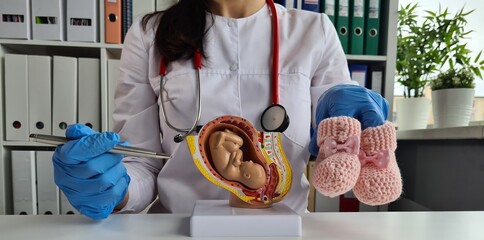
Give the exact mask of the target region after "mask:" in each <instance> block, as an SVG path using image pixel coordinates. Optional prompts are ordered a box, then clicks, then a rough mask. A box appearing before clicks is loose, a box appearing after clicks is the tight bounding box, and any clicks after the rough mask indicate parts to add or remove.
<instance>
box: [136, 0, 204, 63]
mask: <svg viewBox="0 0 484 240" xmlns="http://www.w3.org/2000/svg"><path fill="white" fill-rule="evenodd" d="M207 12H210V9H209V3H208V0H180V1H179V2H178V3H177V4H175V5H173V6H172V7H171V8H169V9H167V10H165V11H161V12H154V13H151V14H148V15H146V16H144V17H143V19H142V20H141V23H142V26H143V30H146V28H147V25H148V22H149V21H150V19H152V18H155V20H154V21H155V22H156V23H157V24H155V27H154V28H156V34H155V40H154V44H155V46H156V48H157V49H158V53H159V54H160V55H161V56H162V57H163V59H164V60H165V62H166V64H168V63H170V62H173V61H176V60H179V59H190V58H193V55H194V52H195V50H196V49H198V50H200V52H201V54H202V56H203V57H206V55H205V49H204V44H203V40H204V36H205V34H206V33H207V29H208V28H206V14H207Z"/></svg>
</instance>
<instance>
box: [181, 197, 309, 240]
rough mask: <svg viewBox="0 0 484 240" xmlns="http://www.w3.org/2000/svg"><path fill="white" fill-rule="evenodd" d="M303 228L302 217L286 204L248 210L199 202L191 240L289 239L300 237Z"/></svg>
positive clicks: (220, 201) (220, 202) (196, 206)
mask: <svg viewBox="0 0 484 240" xmlns="http://www.w3.org/2000/svg"><path fill="white" fill-rule="evenodd" d="M301 228H302V226H301V216H299V215H298V214H297V213H296V212H294V211H293V210H292V209H290V208H289V207H288V206H286V205H285V204H283V203H276V204H274V205H273V206H272V207H270V208H264V209H249V208H235V207H231V206H229V202H228V201H226V200H198V201H197V202H196V203H195V207H194V209H193V213H192V217H191V219H190V235H191V236H192V237H282V236H286V237H290V236H301V234H302V230H301Z"/></svg>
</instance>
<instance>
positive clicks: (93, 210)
mask: <svg viewBox="0 0 484 240" xmlns="http://www.w3.org/2000/svg"><path fill="white" fill-rule="evenodd" d="M66 137H67V138H68V139H70V141H68V142H66V143H65V144H62V145H59V146H57V148H56V150H55V153H54V155H53V157H52V160H53V162H54V180H55V183H56V184H57V186H58V187H59V188H60V189H61V190H62V191H63V192H64V194H65V195H66V197H67V198H68V199H69V202H70V203H71V205H72V206H73V207H75V208H76V209H77V210H78V211H79V212H80V213H82V214H84V215H87V216H89V217H91V218H93V219H103V218H107V217H108V216H109V214H110V213H111V212H112V211H113V209H114V207H115V206H117V205H118V204H119V203H121V202H122V201H123V199H124V197H125V195H126V193H127V190H128V185H129V182H130V178H129V176H128V174H127V172H126V168H125V167H124V165H123V163H122V162H121V160H122V158H123V155H121V154H116V153H108V152H107V151H109V150H110V149H111V148H113V147H114V146H116V144H118V143H119V142H120V140H119V135H118V134H117V133H113V132H103V133H98V132H96V131H94V130H92V129H91V128H89V127H87V126H84V125H82V124H74V125H71V126H69V127H68V128H67V130H66Z"/></svg>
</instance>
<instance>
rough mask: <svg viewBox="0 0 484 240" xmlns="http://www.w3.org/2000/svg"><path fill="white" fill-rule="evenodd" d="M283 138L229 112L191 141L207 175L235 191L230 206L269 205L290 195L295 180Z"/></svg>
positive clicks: (200, 165)
mask: <svg viewBox="0 0 484 240" xmlns="http://www.w3.org/2000/svg"><path fill="white" fill-rule="evenodd" d="M280 138H281V134H280V133H272V132H270V133H268V132H259V131H257V130H256V129H255V127H254V126H253V125H252V124H251V123H250V122H249V121H247V120H246V119H244V118H241V117H236V116H229V115H227V116H221V117H218V118H216V119H214V120H212V121H209V122H208V123H206V124H205V125H204V126H203V128H202V129H201V130H200V133H199V135H198V136H189V137H187V143H188V146H189V149H190V152H191V153H192V158H193V161H194V163H195V165H196V167H197V168H198V170H200V172H201V173H202V174H203V176H204V177H205V178H207V179H208V180H209V181H210V182H212V183H213V184H215V185H217V186H219V187H222V188H224V189H226V190H228V191H229V192H231V196H230V199H229V205H230V206H233V207H246V208H267V207H270V206H272V204H273V203H275V202H279V201H281V200H282V199H283V198H284V197H285V196H286V195H287V193H288V192H289V190H290V187H291V182H292V170H291V166H290V164H289V161H288V160H287V159H286V156H285V154H284V152H283V150H282V144H281V139H280Z"/></svg>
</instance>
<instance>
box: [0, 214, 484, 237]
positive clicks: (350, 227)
mask: <svg viewBox="0 0 484 240" xmlns="http://www.w3.org/2000/svg"><path fill="white" fill-rule="evenodd" d="M189 220H190V216H189V215H182V214H132V215H111V216H110V217H109V218H108V219H106V220H103V221H93V220H90V219H88V218H87V217H85V216H80V215H77V216H74V215H58V216H19V215H2V216H0V239H5V240H16V239H27V240H34V239H63V240H65V239H82V240H86V239H101V240H105V239H136V240H148V239H157V240H159V239H199V238H191V237H189V231H190V227H189V223H190V221H189ZM261 224H263V223H261ZM302 224H303V236H302V237H300V238H297V237H296V238H263V239H264V240H270V239H288V240H289V239H351V240H367V239H368V240H379V239H390V240H416V239H425V240H432V239H439V240H442V239H449V240H474V239H476V240H483V239H484V212H359V213H308V214H304V215H303V216H302ZM220 227H223V226H220ZM206 239H208V238H206ZM212 239H213V238H212ZM215 239H229V238H225V237H221V238H215ZM234 239H239V240H242V239H246V238H234ZM247 239H257V238H247Z"/></svg>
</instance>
